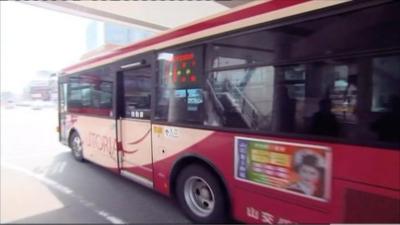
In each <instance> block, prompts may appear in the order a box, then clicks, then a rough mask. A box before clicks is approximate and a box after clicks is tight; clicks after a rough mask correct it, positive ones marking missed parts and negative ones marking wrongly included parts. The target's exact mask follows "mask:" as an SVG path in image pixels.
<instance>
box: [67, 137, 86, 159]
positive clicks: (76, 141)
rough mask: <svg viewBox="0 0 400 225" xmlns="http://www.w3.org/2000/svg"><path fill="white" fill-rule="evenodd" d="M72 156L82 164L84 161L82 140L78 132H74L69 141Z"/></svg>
mask: <svg viewBox="0 0 400 225" xmlns="http://www.w3.org/2000/svg"><path fill="white" fill-rule="evenodd" d="M69 147H70V148H71V153H72V156H73V157H74V158H75V159H76V160H77V161H80V162H83V161H84V158H83V146H82V139H81V137H80V136H79V134H78V133H77V132H73V133H72V134H71V137H70V139H69Z"/></svg>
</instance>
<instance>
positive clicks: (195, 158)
mask: <svg viewBox="0 0 400 225" xmlns="http://www.w3.org/2000/svg"><path fill="white" fill-rule="evenodd" d="M191 164H200V165H202V166H204V167H205V168H207V169H209V170H210V171H211V172H212V173H213V174H214V175H215V176H216V178H217V179H218V180H219V181H220V184H221V185H222V187H223V191H224V194H225V196H226V197H227V201H228V203H229V204H228V207H229V209H228V210H229V212H230V213H231V209H232V206H231V203H232V202H231V199H232V198H231V193H230V191H229V189H228V186H227V182H226V180H225V178H224V177H223V176H222V173H221V171H220V170H219V169H218V168H217V167H216V166H215V165H214V164H213V163H212V162H211V161H210V160H208V159H206V158H204V157H202V156H200V155H197V154H194V153H190V154H185V155H183V156H181V157H179V158H178V159H177V160H175V162H174V164H173V166H172V170H171V173H170V176H169V187H170V189H169V193H170V195H171V197H172V198H174V199H175V198H176V193H175V187H176V180H177V177H178V174H179V172H180V171H181V170H182V169H183V168H185V167H186V166H189V165H191Z"/></svg>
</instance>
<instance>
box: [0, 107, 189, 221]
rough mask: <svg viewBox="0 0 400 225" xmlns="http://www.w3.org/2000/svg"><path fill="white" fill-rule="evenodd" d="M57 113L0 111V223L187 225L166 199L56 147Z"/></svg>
mask: <svg viewBox="0 0 400 225" xmlns="http://www.w3.org/2000/svg"><path fill="white" fill-rule="evenodd" d="M56 126H57V111H56V109H54V108H43V109H40V110H34V109H31V108H29V107H15V108H11V109H5V108H3V107H2V108H1V155H0V156H1V189H0V190H1V193H0V194H1V196H0V202H1V205H0V222H1V223H114V224H118V223H173V224H177V223H190V221H189V220H188V219H186V218H185V217H184V216H183V214H182V212H181V211H180V210H179V208H178V207H177V205H176V204H175V202H174V201H172V200H171V199H169V198H167V197H164V196H162V195H161V194H158V193H157V192H155V191H153V190H151V189H148V188H146V187H143V186H141V185H140V184H136V183H134V182H132V181H130V180H127V179H125V178H123V177H120V176H118V175H116V174H114V173H112V172H110V171H108V170H106V169H103V168H101V167H99V166H96V165H94V164H92V163H88V162H86V163H80V162H77V161H75V160H74V159H73V157H72V155H71V154H70V151H69V149H68V148H67V147H65V146H63V145H62V144H60V143H59V142H58V134H57V132H56Z"/></svg>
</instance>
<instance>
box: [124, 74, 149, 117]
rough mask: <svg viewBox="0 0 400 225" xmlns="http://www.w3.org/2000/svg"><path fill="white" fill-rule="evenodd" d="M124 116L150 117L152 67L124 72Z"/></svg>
mask: <svg viewBox="0 0 400 225" xmlns="http://www.w3.org/2000/svg"><path fill="white" fill-rule="evenodd" d="M123 82H124V104H125V113H124V117H128V118H140V119H149V118H150V101H151V75H150V69H149V68H144V69H136V70H130V71H125V72H123Z"/></svg>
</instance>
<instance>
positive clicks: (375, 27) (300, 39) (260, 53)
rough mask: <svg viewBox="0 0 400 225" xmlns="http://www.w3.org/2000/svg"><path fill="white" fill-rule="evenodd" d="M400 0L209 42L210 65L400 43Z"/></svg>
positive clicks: (277, 59)
mask: <svg viewBox="0 0 400 225" xmlns="http://www.w3.org/2000/svg"><path fill="white" fill-rule="evenodd" d="M398 12H400V2H398V1H395V2H393V3H391V4H385V5H382V6H379V7H372V8H366V9H362V10H358V11H354V12H350V13H344V14H338V15H335V16H330V17H326V18H320V19H316V20H311V21H307V22H301V23H296V24H292V25H288V26H281V27H277V28H272V29H268V30H262V31H259V32H255V33H250V34H246V35H240V36H236V37H231V38H224V39H220V40H216V41H213V42H212V46H213V47H212V48H211V49H212V51H213V59H212V60H210V62H209V63H210V65H211V66H212V67H213V68H217V67H224V66H231V65H241V64H247V63H260V62H264V63H267V64H268V63H273V62H286V61H289V60H294V59H303V58H314V57H329V56H332V55H337V54H343V53H350V52H354V51H367V50H376V49H383V48H393V47H400V26H399V25H398V24H400V14H399V13H398Z"/></svg>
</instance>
